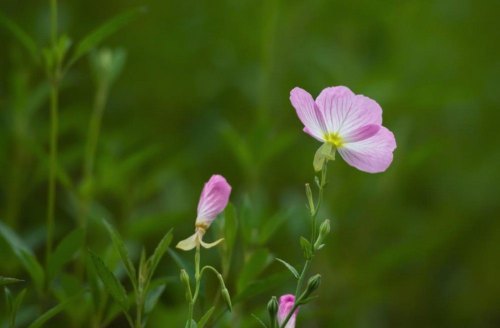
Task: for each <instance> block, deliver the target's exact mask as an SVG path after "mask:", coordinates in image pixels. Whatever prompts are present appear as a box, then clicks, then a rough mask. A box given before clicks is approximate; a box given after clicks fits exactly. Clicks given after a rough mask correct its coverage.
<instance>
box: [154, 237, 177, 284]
mask: <svg viewBox="0 0 500 328" xmlns="http://www.w3.org/2000/svg"><path fill="white" fill-rule="evenodd" d="M172 238H173V229H170V230H169V231H168V232H167V233H166V234H165V236H163V238H162V240H161V241H160V242H159V243H158V246H156V249H155V251H154V253H153V255H151V257H150V258H149V259H148V262H149V270H150V271H149V278H150V279H151V277H152V276H153V274H154V272H155V270H156V267H157V266H158V263H160V260H161V259H162V257H163V255H164V254H165V252H166V251H167V249H168V246H169V245H170V243H171V242H172Z"/></svg>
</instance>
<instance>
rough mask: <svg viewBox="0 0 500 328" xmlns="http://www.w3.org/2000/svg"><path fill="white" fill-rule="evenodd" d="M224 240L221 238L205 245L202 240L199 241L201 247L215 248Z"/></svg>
mask: <svg viewBox="0 0 500 328" xmlns="http://www.w3.org/2000/svg"><path fill="white" fill-rule="evenodd" d="M223 240H224V238H221V239H219V240H216V241H214V242H213V243H205V242H204V241H203V239H200V243H201V246H203V247H205V248H212V247H214V246H217V245H218V244H219V243H221V242H222V241H223Z"/></svg>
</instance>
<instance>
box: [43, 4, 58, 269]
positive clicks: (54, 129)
mask: <svg viewBox="0 0 500 328" xmlns="http://www.w3.org/2000/svg"><path fill="white" fill-rule="evenodd" d="M50 9H51V10H50V12H51V38H52V46H53V47H54V48H55V47H56V44H57V0H51V1H50ZM54 67H55V68H54V71H53V72H50V73H49V74H50V75H51V76H49V78H50V80H51V81H50V82H51V88H50V146H49V147H50V155H49V156H50V157H49V183H48V192H47V195H48V196H47V197H48V198H47V239H46V250H45V251H46V256H45V259H46V261H47V263H48V259H49V255H50V253H51V252H52V243H53V239H54V212H55V210H54V209H55V202H56V170H57V136H58V130H59V117H58V116H59V113H58V112H59V79H60V76H59V68H60V64H59V63H56V65H55V66H54Z"/></svg>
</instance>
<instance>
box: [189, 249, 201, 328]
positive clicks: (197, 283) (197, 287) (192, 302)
mask: <svg viewBox="0 0 500 328" xmlns="http://www.w3.org/2000/svg"><path fill="white" fill-rule="evenodd" d="M194 265H195V274H194V280H195V289H194V295H193V297H191V300H190V301H189V308H188V321H187V323H186V328H192V327H191V326H192V322H193V310H194V305H195V303H196V299H197V298H198V293H199V291H200V280H201V272H200V245H197V246H196V253H195V255H194Z"/></svg>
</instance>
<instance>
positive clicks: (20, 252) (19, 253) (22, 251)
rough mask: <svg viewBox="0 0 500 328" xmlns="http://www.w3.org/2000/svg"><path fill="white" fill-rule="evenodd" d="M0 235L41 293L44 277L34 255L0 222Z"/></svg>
mask: <svg viewBox="0 0 500 328" xmlns="http://www.w3.org/2000/svg"><path fill="white" fill-rule="evenodd" d="M0 235H2V236H3V238H4V239H5V241H6V242H7V243H8V244H9V246H10V247H11V248H12V251H13V252H14V254H15V255H16V257H17V258H18V259H19V261H20V262H21V263H22V265H23V266H24V268H25V269H26V270H27V271H28V273H29V274H30V276H31V279H33V282H34V284H35V287H36V288H37V290H38V291H41V290H42V288H43V284H44V279H45V275H44V272H43V268H42V266H41V265H40V263H38V261H37V259H36V257H35V255H34V254H33V252H32V251H31V249H29V248H28V246H26V245H25V244H24V242H23V241H22V240H21V239H20V238H19V237H18V236H17V235H16V234H15V232H14V231H12V230H11V229H10V228H9V227H8V226H6V225H5V224H4V223H3V222H0Z"/></svg>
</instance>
